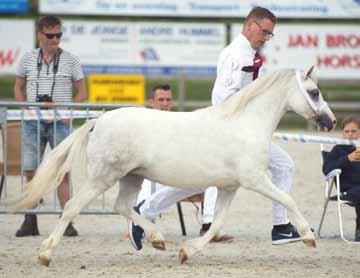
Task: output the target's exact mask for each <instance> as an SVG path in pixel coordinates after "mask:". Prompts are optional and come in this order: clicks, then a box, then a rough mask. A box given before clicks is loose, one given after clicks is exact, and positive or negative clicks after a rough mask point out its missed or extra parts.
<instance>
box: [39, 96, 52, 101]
mask: <svg viewBox="0 0 360 278" xmlns="http://www.w3.org/2000/svg"><path fill="white" fill-rule="evenodd" d="M36 102H52V97H51V96H49V95H37V96H36Z"/></svg>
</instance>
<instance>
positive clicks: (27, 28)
mask: <svg viewBox="0 0 360 278" xmlns="http://www.w3.org/2000/svg"><path fill="white" fill-rule="evenodd" d="M0 38H1V43H0V75H1V74H15V72H16V67H17V65H18V64H19V62H20V59H21V57H22V56H23V55H24V54H25V52H26V51H29V50H31V49H33V48H34V47H35V27H34V22H33V21H32V20H19V19H17V20H12V19H0Z"/></svg>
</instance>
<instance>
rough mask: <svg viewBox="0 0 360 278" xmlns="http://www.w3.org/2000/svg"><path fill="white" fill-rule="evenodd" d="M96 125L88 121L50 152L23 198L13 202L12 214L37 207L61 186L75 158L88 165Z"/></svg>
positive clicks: (93, 121)
mask: <svg viewBox="0 0 360 278" xmlns="http://www.w3.org/2000/svg"><path fill="white" fill-rule="evenodd" d="M94 125H95V120H90V121H88V122H87V123H85V124H84V125H83V126H81V127H80V128H78V129H77V130H75V131H74V132H72V133H71V134H70V135H69V136H68V137H67V138H66V139H65V140H63V141H62V142H61V143H60V144H59V145H58V146H56V147H55V148H54V149H53V150H51V151H50V152H49V154H48V155H47V156H46V158H45V159H44V160H43V161H42V162H41V164H40V165H39V167H38V168H37V170H36V174H35V176H34V177H33V179H32V180H31V181H30V182H29V183H28V184H27V186H26V189H25V191H24V192H23V194H22V195H21V197H20V198H19V199H18V200H16V201H14V202H11V203H15V205H14V206H13V207H11V208H10V211H11V212H16V211H18V210H20V209H30V208H33V207H35V206H36V204H37V203H38V202H39V201H40V199H41V198H42V197H43V196H44V195H46V194H47V193H49V192H50V191H52V190H54V189H55V188H57V187H58V186H59V185H60V183H61V181H62V180H63V178H64V176H65V174H66V173H68V172H69V171H70V168H71V164H72V161H73V160H74V159H75V158H76V159H77V160H78V158H81V160H82V163H86V146H87V144H88V138H89V136H88V135H89V132H90V131H91V130H92V129H93V127H94ZM86 164H87V163H86Z"/></svg>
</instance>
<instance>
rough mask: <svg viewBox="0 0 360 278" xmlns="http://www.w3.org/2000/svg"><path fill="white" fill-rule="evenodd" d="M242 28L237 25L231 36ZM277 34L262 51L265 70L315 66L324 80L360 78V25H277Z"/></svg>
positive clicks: (317, 73)
mask: <svg viewBox="0 0 360 278" xmlns="http://www.w3.org/2000/svg"><path fill="white" fill-rule="evenodd" d="M241 29H242V26H241V25H233V26H232V28H231V37H232V38H234V37H235V36H237V35H238V34H239V33H240V32H241ZM274 34H275V36H274V37H273V38H272V39H271V40H270V41H269V42H268V43H267V44H266V45H265V47H264V48H263V49H262V51H261V54H262V56H263V58H264V69H265V70H267V71H273V70H277V69H281V68H297V69H308V68H309V67H310V66H311V65H315V66H316V75H317V77H318V78H320V79H357V80H358V79H359V77H360V25H358V24H336V25H335V24H277V25H276V26H275V29H274Z"/></svg>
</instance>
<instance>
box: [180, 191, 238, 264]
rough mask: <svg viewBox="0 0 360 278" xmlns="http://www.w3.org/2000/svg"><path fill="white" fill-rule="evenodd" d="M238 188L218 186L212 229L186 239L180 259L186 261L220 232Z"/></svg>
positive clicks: (182, 261)
mask: <svg viewBox="0 0 360 278" xmlns="http://www.w3.org/2000/svg"><path fill="white" fill-rule="evenodd" d="M236 190H237V188H231V189H223V188H218V195H217V199H216V208H215V215H214V220H213V222H212V224H211V226H210V229H209V230H208V231H207V232H206V233H205V234H204V235H203V236H202V237H198V238H195V239H190V240H187V241H185V243H184V244H183V246H182V247H181V249H180V252H179V259H180V262H181V263H184V262H185V261H186V260H187V259H188V258H189V257H190V256H191V255H193V254H195V253H197V252H199V251H200V250H201V249H203V248H204V246H205V245H206V244H207V243H209V242H210V240H211V239H212V238H213V237H214V236H215V235H217V234H218V233H219V231H220V228H221V225H222V223H223V222H224V219H225V217H226V215H227V213H228V210H229V207H230V204H231V201H232V200H233V199H234V197H235V193H236Z"/></svg>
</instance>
